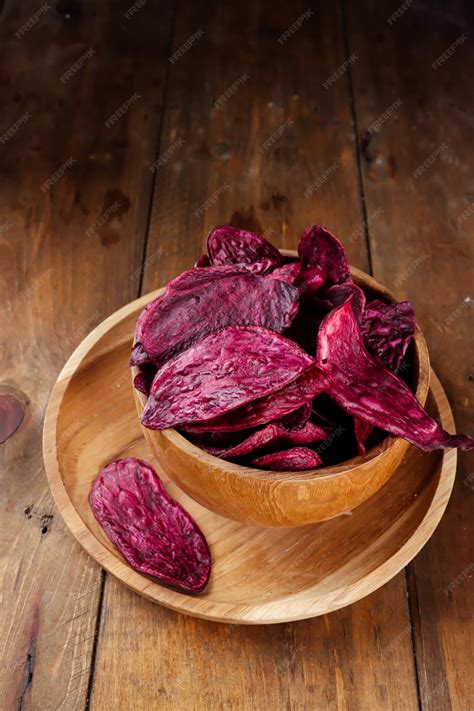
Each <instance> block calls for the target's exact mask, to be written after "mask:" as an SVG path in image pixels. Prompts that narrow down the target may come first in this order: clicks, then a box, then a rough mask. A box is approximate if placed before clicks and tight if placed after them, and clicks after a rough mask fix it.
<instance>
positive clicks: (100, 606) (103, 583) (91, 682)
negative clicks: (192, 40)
mask: <svg viewBox="0 0 474 711" xmlns="http://www.w3.org/2000/svg"><path fill="white" fill-rule="evenodd" d="M0 2H1V0H0ZM175 26H176V2H173V4H172V10H171V22H170V36H169V41H168V45H167V48H166V57H165V59H166V58H167V57H169V56H170V55H171V49H172V47H173V40H174V33H175ZM165 66H166V69H165V73H164V77H163V90H162V102H161V114H160V118H159V121H158V130H157V139H156V148H155V153H154V156H153V163H152V165H153V164H154V163H155V162H156V160H157V159H158V156H159V154H160V147H161V137H162V131H163V124H164V115H165V106H166V97H167V90H168V78H169V65H168V63H167V64H166V65H165ZM156 173H157V171H156V170H154V171H153V177H152V180H151V184H150V195H149V201H148V210H147V217H146V225H145V238H144V240H143V252H142V259H141V264H140V269H141V271H140V278H139V281H138V287H137V293H136V298H138V297H139V296H140V295H141V291H142V287H143V275H144V273H145V261H146V253H147V249H148V234H149V231H150V223H151V215H152V209H153V196H154V193H155V183H156ZM107 578H108V576H107V572H106V571H105V570H104V569H102V570H101V578H100V592H99V601H98V604H97V614H96V623H95V630H94V643H93V646H92V657H91V665H90V670H89V680H88V683H87V694H86V705H85V708H84V711H90V708H91V702H92V696H93V693H94V680H95V667H96V661H97V652H98V648H99V643H100V629H101V624H102V616H103V608H104V598H105V586H106V583H107Z"/></svg>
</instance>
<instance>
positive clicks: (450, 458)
mask: <svg viewBox="0 0 474 711" xmlns="http://www.w3.org/2000/svg"><path fill="white" fill-rule="evenodd" d="M158 291H160V289H156V290H154V291H152V292H149V293H148V294H144V295H143V296H141V297H139V298H138V299H135V300H134V301H131V302H129V303H128V304H126V305H125V306H122V307H121V308H119V309H118V310H117V311H114V312H113V313H112V314H110V316H108V317H107V318H105V319H104V320H103V321H102V322H101V323H99V324H98V325H97V326H96V327H95V328H94V329H93V330H92V331H91V332H90V333H89V334H88V335H87V336H86V337H85V338H84V339H83V340H82V341H81V343H79V345H78V346H77V347H76V349H75V350H74V351H73V352H72V353H71V355H70V356H69V358H68V359H67V361H66V363H65V365H64V366H63V368H62V369H61V371H60V373H59V375H58V377H57V379H56V382H55V384H54V386H53V389H52V392H51V395H50V398H49V401H48V405H47V409H46V414H45V419H44V425H43V459H44V465H45V471H46V476H47V479H48V484H49V487H50V489H51V493H52V495H53V498H54V501H55V503H56V506H57V507H58V510H59V513H60V514H61V517H62V518H63V520H64V522H65V524H66V526H67V528H68V529H69V531H70V532H71V533H72V535H73V536H74V538H75V539H76V540H77V541H78V543H79V544H80V545H81V546H82V548H84V549H85V550H86V552H87V553H88V554H89V555H90V556H91V557H92V558H94V560H95V561H96V562H98V563H99V564H100V565H101V566H102V567H103V568H104V569H105V570H106V571H107V572H109V573H110V574H111V575H113V576H114V577H115V578H117V579H118V580H119V581H120V582H121V583H123V584H124V585H126V586H127V587H128V588H130V589H131V590H133V591H134V592H136V593H138V594H139V595H142V596H144V597H146V598H147V599H149V600H151V601H152V602H155V603H158V604H161V605H164V606H165V607H168V608H170V609H172V610H175V611H176V612H181V613H183V614H187V615H191V616H193V617H198V618H202V619H207V620H211V621H214V622H222V623H225V624H280V623H283V622H292V621H297V620H302V619H309V618H311V617H317V616H319V615H322V614H327V613H329V612H333V611H334V610H337V609H340V608H342V607H346V606H347V605H351V604H353V603H355V602H357V601H358V600H360V599H362V598H364V597H366V596H367V595H370V594H371V593H372V592H374V591H375V590H377V589H379V588H380V587H382V586H383V585H385V584H386V583H387V582H389V581H390V580H391V579H392V578H393V577H395V575H397V574H398V573H399V572H400V571H401V570H402V569H403V568H404V567H405V566H406V565H408V563H409V562H410V561H411V560H413V558H414V557H415V556H416V555H417V554H418V552H419V551H420V550H421V548H423V546H424V545H425V544H426V543H427V542H428V540H429V539H430V538H431V536H432V534H433V533H434V531H435V529H436V528H437V526H438V524H439V522H440V520H441V518H442V516H443V513H444V511H445V509H446V506H447V504H448V501H449V499H450V496H451V492H452V489H453V486H454V481H455V476H456V464H457V450H456V449H446V450H443V451H442V452H441V453H440V454H441V457H442V460H441V472H440V476H439V481H438V484H437V486H436V489H435V491H434V493H433V498H432V500H431V503H430V505H429V507H428V509H427V510H426V512H425V515H424V516H423V518H422V520H421V521H420V523H419V524H418V526H417V528H416V529H415V531H414V532H413V534H412V535H411V536H410V537H409V538H408V539H407V540H406V541H405V542H404V543H403V545H402V546H400V548H398V550H397V551H396V552H395V553H394V554H393V555H392V556H390V557H389V558H387V560H385V561H384V562H383V563H382V564H381V565H379V566H377V567H375V568H374V569H373V570H371V571H370V572H369V573H368V574H367V575H365V577H364V578H363V580H358V581H355V582H353V583H351V584H349V585H345V586H343V588H338V589H337V590H335V591H332V592H331V593H326V594H325V597H324V604H323V606H321V604H320V603H318V599H316V600H314V598H312V596H311V594H310V592H308V591H300V592H297V593H294V594H293V595H291V594H290V595H287V596H285V597H282V598H280V599H278V600H268V601H265V602H261V603H255V604H252V603H250V604H240V603H239V604H238V605H236V604H233V603H232V604H231V603H225V602H219V601H214V600H211V599H206V598H205V597H201V596H191V595H187V594H184V593H180V592H178V591H176V590H173V589H171V588H167V587H165V586H163V585H161V584H159V583H155V582H153V581H151V580H150V579H148V578H146V577H145V576H143V575H141V574H140V573H138V572H136V571H135V570H133V569H132V568H131V567H130V566H129V565H128V564H127V563H126V562H125V561H123V560H121V559H119V558H117V557H115V556H114V555H113V554H112V553H111V552H110V551H109V550H108V549H107V548H106V547H105V546H104V545H103V544H102V543H101V542H100V541H99V540H98V539H97V538H96V536H95V535H94V533H93V532H92V531H91V530H90V529H89V528H88V526H87V525H86V523H85V522H84V521H83V519H82V518H81V516H80V514H79V513H78V512H77V510H76V509H75V507H74V505H73V503H72V501H71V499H70V497H69V494H68V492H67V490H66V487H65V486H64V483H63V479H62V475H61V470H60V466H59V462H58V456H57V441H56V426H57V420H58V416H59V413H60V410H61V405H62V401H63V398H64V394H65V392H66V389H67V387H68V385H69V382H70V381H71V379H72V377H73V376H74V374H75V372H76V370H77V369H78V367H79V366H80V365H81V363H82V361H83V359H84V358H85V357H86V356H87V354H88V353H89V351H90V350H91V348H92V347H93V346H94V345H95V344H96V343H97V342H98V341H99V340H100V339H101V338H102V336H103V335H104V334H105V333H106V332H107V331H108V330H109V329H110V328H112V327H113V326H115V325H116V324H118V323H119V322H120V321H121V320H123V319H124V318H126V317H127V316H129V315H130V313H132V312H133V311H135V310H138V309H139V308H141V307H143V306H145V305H146V304H147V303H148V302H149V301H150V300H151V299H153V298H155V295H156V293H157V292H158ZM430 390H431V392H432V395H433V396H434V398H435V400H436V401H437V404H438V407H439V410H440V420H441V424H442V426H443V427H444V428H445V429H448V430H449V431H450V432H454V431H455V425H454V417H453V413H452V410H451V407H450V404H449V401H448V399H447V396H446V393H445V392H444V389H443V387H442V385H441V383H440V381H439V379H438V378H437V376H436V374H435V373H434V372H433V370H431V383H430ZM242 525H244V524H242ZM347 564H350V561H349V562H348V563H347ZM347 564H346V565H347ZM151 590H152V591H153V592H151ZM303 602H305V603H306V605H305V609H304V610H301V604H302V603H303ZM280 604H282V605H284V607H285V614H279V613H278V606H279V605H280ZM291 604H293V608H294V609H292V610H291V611H288V605H291ZM298 610H299V611H298Z"/></svg>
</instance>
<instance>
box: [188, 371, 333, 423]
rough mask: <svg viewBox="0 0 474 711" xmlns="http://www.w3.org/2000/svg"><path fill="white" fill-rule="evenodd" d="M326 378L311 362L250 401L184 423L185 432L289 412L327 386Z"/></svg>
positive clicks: (264, 420)
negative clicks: (273, 389)
mask: <svg viewBox="0 0 474 711" xmlns="http://www.w3.org/2000/svg"><path fill="white" fill-rule="evenodd" d="M326 385H327V383H326V379H325V377H324V376H323V375H322V373H321V371H320V370H318V368H316V366H314V365H311V366H310V367H309V368H307V370H305V372H304V373H302V374H301V375H300V376H299V377H297V378H296V379H295V380H293V382H291V383H290V384H289V385H286V386H285V387H283V388H282V389H281V390H279V391H278V392H274V393H272V394H271V395H267V396H266V397H261V398H259V399H256V400H253V401H252V402H249V403H248V404H247V405H244V406H243V407H239V408H238V409H236V410H234V411H233V412H229V413H227V414H226V415H223V416H222V417H217V418H214V419H213V420H209V421H208V422H196V423H194V424H193V425H187V426H186V427H185V428H184V429H185V430H186V431H187V432H205V431H206V430H212V431H214V432H235V431H238V430H245V429H249V428H251V427H257V426H259V425H264V424H266V423H267V422H272V421H273V420H277V419H279V418H282V417H284V416H285V415H289V414H290V413H292V412H295V410H298V409H300V408H301V406H302V405H305V404H307V403H310V402H311V401H312V400H313V398H315V397H316V395H319V393H321V392H323V391H324V390H325V389H326Z"/></svg>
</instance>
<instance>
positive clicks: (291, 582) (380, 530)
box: [43, 293, 457, 624]
mask: <svg viewBox="0 0 474 711" xmlns="http://www.w3.org/2000/svg"><path fill="white" fill-rule="evenodd" d="M153 297H154V294H153V293H152V294H147V295H146V296H143V297H142V298H141V299H138V300H137V301H134V302H132V303H130V304H128V305H127V306H125V307H124V308H122V309H120V310H119V311H117V312H115V313H114V314H112V316H110V317H109V318H107V319H106V320H105V321H103V322H102V323H101V324H100V325H99V326H97V328H95V329H94V331H92V333H90V334H89V335H88V336H87V338H85V339H84V341H83V342H82V343H81V344H80V345H79V347H78V348H77V349H76V350H75V351H74V353H73V354H72V356H71V357H70V358H69V360H68V362H67V363H66V365H65V366H64V368H63V370H62V372H61V374H60V375H59V377H58V380H57V382H56V385H55V387H54V389H53V392H52V395H51V399H50V402H49V405H48V410H47V413H46V419H45V425H44V437H43V451H44V460H45V466H46V473H47V476H48V480H49V484H50V487H51V490H52V493H53V496H54V498H55V501H56V504H57V506H58V508H59V510H60V512H61V514H62V516H63V518H64V520H65V522H66V524H67V526H68V527H69V529H70V530H71V532H72V533H73V535H74V536H75V537H76V539H77V540H78V541H79V543H80V544H81V545H82V546H83V547H84V548H85V549H86V551H87V552H88V553H90V555H91V556H92V557H93V558H95V560H96V561H97V562H98V563H100V565H102V566H103V567H104V568H105V569H106V570H107V571H108V572H109V573H112V575H114V576H115V577H116V578H118V579H119V580H121V581H122V582H123V583H125V585H127V586H128V587H130V588H131V589H132V590H134V591H135V592H137V593H139V594H140V595H144V596H145V597H147V598H149V599H150V600H153V601H154V602H158V603H160V604H162V605H166V606H167V607H170V608H172V609H174V610H179V611H180V612H184V613H186V614H189V615H194V616H196V617H204V618H206V619H210V620H218V621H221V622H227V623H230V622H234V623H245V624H268V623H276V622H287V621H290V620H299V619H304V618H307V617H314V616H316V615H322V614H325V613H327V612H331V611H332V610H336V609H337V608H340V607H344V606H345V605H349V604H351V603H353V602H355V601H356V600H359V599H360V598H362V597H365V596H366V595H368V594H369V593H371V592H373V591H374V590H376V589H377V588H379V587H381V586H382V585H384V583H386V582H387V581H388V580H390V579H391V578H392V577H393V576H394V575H396V574H397V573H398V572H399V571H400V570H401V569H402V568H403V567H404V566H405V565H406V564H407V563H408V562H409V561H410V560H411V559H412V558H413V557H414V556H415V555H416V554H417V553H418V551H419V550H420V548H421V547H422V546H423V545H424V544H425V543H426V541H427V540H428V539H429V537H430V536H431V534H432V533H433V531H434V529H435V528H436V526H437V525H438V523H439V521H440V519H441V516H442V514H443V512H444V510H445V508H446V505H447V503H448V499H449V496H450V494H451V490H452V487H453V483H454V477H455V472H456V459H457V456H456V450H445V451H444V452H443V451H441V452H433V453H431V454H425V453H423V452H421V451H420V450H418V449H416V448H415V447H410V448H409V450H408V454H407V456H406V458H405V459H404V460H403V462H402V464H401V466H400V467H399V468H398V470H397V471H396V472H395V474H393V476H392V477H391V478H390V479H389V481H388V482H387V483H386V484H385V485H384V486H383V487H382V488H381V489H380V490H379V491H378V492H377V493H376V494H375V495H374V496H373V497H372V498H371V499H369V500H368V501H367V502H365V503H364V504H362V505H361V506H359V507H358V508H356V509H355V510H354V511H352V512H347V514H346V515H343V516H339V517H338V518H334V519H332V520H330V521H325V522H323V523H319V524H315V525H312V526H306V527H303V528H297V529H262V528H254V527H252V526H248V525H244V524H239V523H236V522H233V521H230V520H228V519H225V518H223V517H221V516H218V515H217V514H214V513H212V512H210V511H208V510H207V509H205V508H203V507H202V506H200V505H199V504H197V503H196V502H195V501H193V500H192V499H190V498H189V497H188V496H186V494H184V493H183V492H182V491H181V490H180V489H179V488H178V487H177V486H176V485H175V484H173V483H172V482H171V481H170V480H168V479H167V477H166V476H165V475H162V472H160V470H159V468H158V467H157V470H158V473H159V474H160V476H163V480H164V483H165V485H166V487H167V488H168V491H169V492H170V494H171V495H172V496H174V497H175V498H176V499H178V500H179V501H180V502H181V503H183V504H184V506H185V507H186V508H187V509H188V510H189V511H190V513H191V514H192V516H194V518H195V519H196V521H197V522H198V524H199V526H200V527H201V528H202V530H203V532H204V533H205V535H206V536H207V539H208V541H209V544H210V547H211V551H212V555H213V571H212V574H211V581H210V583H209V586H208V588H207V590H206V592H205V593H202V594H201V595H199V596H191V595H185V594H182V593H179V592H176V591H174V590H171V589H169V588H166V587H164V586H162V585H159V584H157V583H155V582H153V581H152V580H151V579H149V578H146V577H145V576H143V575H140V574H139V573H136V572H135V571H134V570H132V569H131V568H130V567H129V565H128V564H127V563H126V562H125V561H124V560H123V559H122V558H121V556H120V555H119V554H118V553H117V551H116V550H115V548H114V547H113V546H112V545H111V543H110V542H109V541H108V539H107V538H106V537H105V535H104V534H103V533H102V530H101V529H100V527H99V526H98V524H97V523H96V521H95V519H94V517H93V515H92V512H91V510H90V507H89V504H88V501H87V496H88V493H89V489H90V486H91V483H92V481H93V479H94V478H95V476H96V475H97V473H98V471H99V469H100V468H101V467H102V466H103V465H104V464H106V463H107V462H109V461H111V460H112V459H117V458H120V457H129V456H137V457H141V458H143V459H145V460H148V461H150V463H152V464H153V465H154V466H156V462H154V460H153V457H152V455H151V453H150V452H149V450H148V449H147V445H146V443H145V440H144V439H143V437H142V434H141V431H140V427H139V424H138V421H137V415H136V410H135V405H134V401H133V394H132V388H131V382H130V372H129V368H128V358H129V350H130V346H131V342H132V338H131V337H132V333H133V330H134V323H135V320H136V317H137V315H138V313H139V311H140V310H141V309H142V308H143V307H144V306H145V304H146V303H148V301H150V300H151V299H152V298H153ZM428 407H429V409H430V410H431V412H432V413H433V414H434V415H436V416H439V418H440V422H441V424H442V425H443V427H444V428H446V429H447V430H448V431H450V432H454V422H453V417H452V413H451V410H450V407H449V403H448V401H447V399H446V396H445V394H444V391H443V389H442V387H441V385H440V383H439V381H438V379H437V378H436V376H434V374H433V375H432V379H431V390H430V396H429V399H428Z"/></svg>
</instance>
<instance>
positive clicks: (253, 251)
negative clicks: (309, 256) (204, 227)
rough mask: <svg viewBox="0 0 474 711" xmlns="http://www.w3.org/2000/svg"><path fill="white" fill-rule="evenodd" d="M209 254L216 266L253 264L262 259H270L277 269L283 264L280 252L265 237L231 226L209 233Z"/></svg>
mask: <svg viewBox="0 0 474 711" xmlns="http://www.w3.org/2000/svg"><path fill="white" fill-rule="evenodd" d="M207 253H208V255H209V259H210V261H211V264H215V265H224V264H252V263H253V262H258V261H260V260H261V259H270V260H271V261H272V262H273V263H274V265H275V266H277V267H278V266H281V265H282V264H283V259H282V256H281V254H280V252H279V251H278V249H277V248H276V247H274V246H273V245H272V244H270V242H268V241H267V240H266V239H265V237H262V236H261V235H257V234H255V233H254V232H248V231H247V230H239V229H237V228H236V227H230V226H229V225H220V226H219V227H214V229H212V230H211V231H210V232H209V235H208V238H207Z"/></svg>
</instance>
